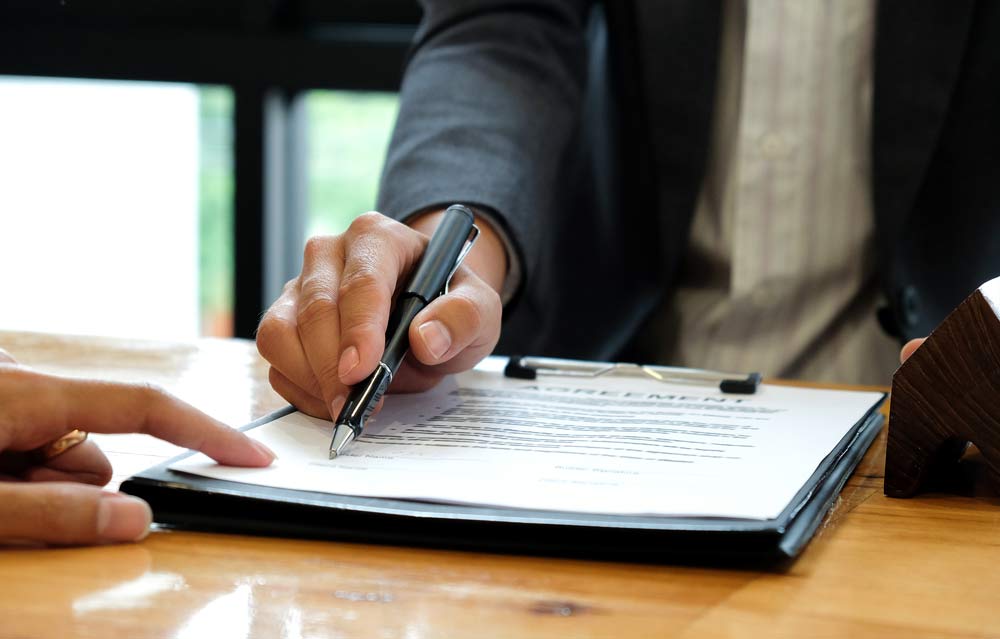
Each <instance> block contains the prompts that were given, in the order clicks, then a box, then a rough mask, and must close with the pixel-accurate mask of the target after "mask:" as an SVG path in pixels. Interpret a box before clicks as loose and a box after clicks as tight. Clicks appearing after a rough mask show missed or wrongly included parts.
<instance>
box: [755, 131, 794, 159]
mask: <svg viewBox="0 0 1000 639" xmlns="http://www.w3.org/2000/svg"><path fill="white" fill-rule="evenodd" d="M757 148H758V149H759V150H760V154H761V155H762V156H764V157H765V158H767V159H769V160H777V159H779V158H783V157H785V156H786V155H788V151H789V149H790V145H789V143H788V139H787V138H785V136H783V135H781V134H780V133H765V134H764V135H762V136H760V140H759V141H758V142H757Z"/></svg>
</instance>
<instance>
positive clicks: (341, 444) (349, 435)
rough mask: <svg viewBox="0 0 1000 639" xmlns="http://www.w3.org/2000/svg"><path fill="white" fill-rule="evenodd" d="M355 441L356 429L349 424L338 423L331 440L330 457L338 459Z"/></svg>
mask: <svg viewBox="0 0 1000 639" xmlns="http://www.w3.org/2000/svg"><path fill="white" fill-rule="evenodd" d="M352 441H354V430H353V429H352V428H351V427H350V426H348V425H347V424H337V427H336V428H335V429H334V431H333V441H332V442H330V459H336V457H337V455H339V454H340V452H341V451H342V450H344V448H345V447H346V446H347V445H348V444H350V443H351V442H352Z"/></svg>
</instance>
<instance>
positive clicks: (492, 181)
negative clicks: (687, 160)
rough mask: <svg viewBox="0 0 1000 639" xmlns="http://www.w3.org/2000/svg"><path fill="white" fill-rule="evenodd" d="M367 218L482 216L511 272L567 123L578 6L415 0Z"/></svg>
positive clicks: (578, 89) (575, 101)
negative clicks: (433, 211) (464, 211)
mask: <svg viewBox="0 0 1000 639" xmlns="http://www.w3.org/2000/svg"><path fill="white" fill-rule="evenodd" d="M421 4H422V5H423V8H424V19H423V21H422V23H421V26H420V29H419V30H418V32H417V37H416V40H415V43H414V47H413V50H412V52H411V56H410V59H409V63H408V66H407V70H406V74H405V77H404V80H403V86H402V89H401V92H400V110H399V116H398V119H397V122H396V128H395V131H394V132H393V136H392V141H391V143H390V147H389V152H388V156H387V158H386V166H385V170H384V172H383V175H382V182H381V189H380V193H379V204H378V207H379V210H380V211H382V212H383V213H385V214H387V215H390V216H392V217H395V218H397V219H403V218H405V217H407V216H409V215H411V214H413V213H415V212H418V211H421V210H425V209H428V208H430V207H434V206H439V205H443V204H448V203H451V202H464V203H467V204H472V205H476V206H479V207H482V208H485V209H488V210H490V211H491V212H492V213H494V219H498V220H499V221H500V222H501V229H500V231H501V232H505V233H506V234H507V235H508V238H509V239H510V241H511V243H512V244H513V246H514V248H515V250H516V253H517V254H516V255H513V256H511V257H512V259H514V260H519V262H520V264H521V267H522V271H523V272H525V273H530V272H531V270H532V267H533V265H534V263H535V262H536V261H537V254H538V251H539V250H540V247H539V246H538V245H537V244H538V238H539V237H541V236H542V235H543V234H542V233H539V232H538V230H539V228H540V226H542V225H544V224H545V218H544V213H545V212H546V211H549V210H551V209H552V206H553V202H554V200H555V198H556V197H557V196H558V194H557V193H556V192H555V189H556V184H557V174H558V171H559V167H560V162H561V161H562V159H563V156H564V154H565V152H566V149H567V148H568V145H569V144H570V141H571V136H573V134H574V131H575V128H576V126H577V124H578V117H579V112H580V102H581V95H582V91H583V82H584V77H583V76H584V69H585V23H586V19H587V13H588V9H589V4H590V3H589V2H588V1H586V0H576V1H570V0H562V1H560V0H534V1H524V0H522V1H520V2H518V1H514V0H422V2H421Z"/></svg>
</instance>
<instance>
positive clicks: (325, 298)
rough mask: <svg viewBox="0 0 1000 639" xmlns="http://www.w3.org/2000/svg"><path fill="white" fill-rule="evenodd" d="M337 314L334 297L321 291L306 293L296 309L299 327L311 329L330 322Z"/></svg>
mask: <svg viewBox="0 0 1000 639" xmlns="http://www.w3.org/2000/svg"><path fill="white" fill-rule="evenodd" d="M336 312H337V303H336V302H335V301H334V299H333V296H332V295H330V294H328V293H322V292H319V291H313V292H306V293H304V295H303V297H302V299H301V300H299V305H298V309H296V321H297V322H298V327H300V328H302V327H305V328H307V329H308V328H310V327H312V326H315V325H316V324H318V323H322V322H325V321H329V320H330V318H331V317H333V316H334V315H335V314H336Z"/></svg>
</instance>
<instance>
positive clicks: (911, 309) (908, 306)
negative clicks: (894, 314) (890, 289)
mask: <svg viewBox="0 0 1000 639" xmlns="http://www.w3.org/2000/svg"><path fill="white" fill-rule="evenodd" d="M899 315H900V317H901V318H902V320H903V325H904V326H905V327H906V328H912V327H914V326H916V325H917V324H918V323H919V322H920V295H919V294H918V293H917V289H916V287H913V286H904V287H903V289H902V290H901V291H900V292H899Z"/></svg>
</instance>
